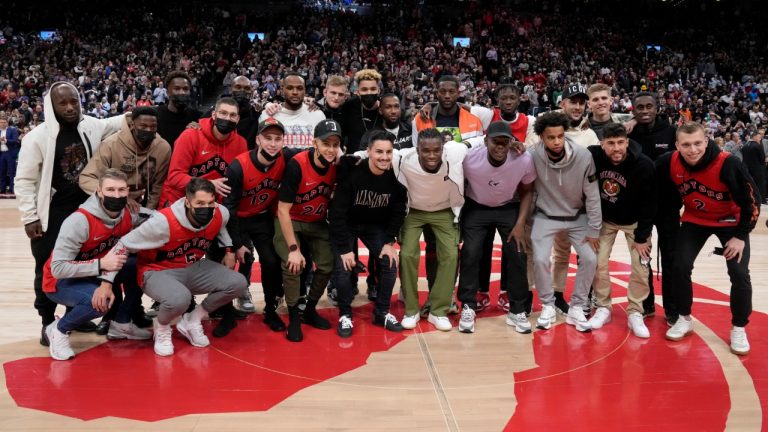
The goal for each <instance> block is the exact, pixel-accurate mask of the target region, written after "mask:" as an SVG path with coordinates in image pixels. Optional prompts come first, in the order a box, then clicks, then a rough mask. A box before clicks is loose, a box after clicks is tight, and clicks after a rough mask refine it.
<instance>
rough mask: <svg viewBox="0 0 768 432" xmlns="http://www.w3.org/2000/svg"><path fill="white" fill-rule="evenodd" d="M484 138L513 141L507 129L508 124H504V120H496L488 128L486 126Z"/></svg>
mask: <svg viewBox="0 0 768 432" xmlns="http://www.w3.org/2000/svg"><path fill="white" fill-rule="evenodd" d="M486 136H487V137H488V138H496V137H505V138H510V139H515V137H514V136H512V132H511V130H510V128H509V123H507V122H505V121H504V120H497V121H495V122H493V123H491V124H490V126H488V131H487V132H486Z"/></svg>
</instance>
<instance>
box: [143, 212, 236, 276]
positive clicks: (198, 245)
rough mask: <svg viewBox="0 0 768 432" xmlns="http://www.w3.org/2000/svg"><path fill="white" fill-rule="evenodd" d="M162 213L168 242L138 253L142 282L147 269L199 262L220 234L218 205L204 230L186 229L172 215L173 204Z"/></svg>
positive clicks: (220, 222)
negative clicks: (167, 233) (166, 223)
mask: <svg viewBox="0 0 768 432" xmlns="http://www.w3.org/2000/svg"><path fill="white" fill-rule="evenodd" d="M159 213H160V214H161V215H163V216H164V217H165V218H166V219H167V220H168V228H169V237H168V243H166V244H165V245H163V246H161V247H159V248H157V249H149V250H144V251H140V252H139V254H138V263H137V266H138V272H137V273H138V274H137V277H138V281H139V285H143V283H144V273H145V272H148V271H160V270H169V269H177V268H184V267H187V266H188V265H190V264H193V263H195V262H197V261H199V260H200V259H201V258H203V255H205V253H206V251H208V249H209V248H210V246H211V243H212V242H213V240H214V239H215V238H216V236H217V235H219V231H221V226H222V223H223V222H224V217H223V216H222V214H221V210H219V207H218V206H216V210H215V211H214V212H213V219H212V220H211V222H210V223H208V225H207V226H206V227H205V229H203V230H201V231H193V230H191V229H188V228H185V227H184V226H183V225H182V224H181V222H179V220H178V219H177V218H176V215H174V214H173V209H172V208H171V207H167V208H164V209H162V210H160V212H159Z"/></svg>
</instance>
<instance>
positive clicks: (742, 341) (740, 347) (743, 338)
mask: <svg viewBox="0 0 768 432" xmlns="http://www.w3.org/2000/svg"><path fill="white" fill-rule="evenodd" d="M731 352H732V353H734V354H736V355H747V354H749V341H748V340H747V331H746V329H745V328H744V327H736V326H734V327H733V328H732V329H731Z"/></svg>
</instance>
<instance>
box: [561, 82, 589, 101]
mask: <svg viewBox="0 0 768 432" xmlns="http://www.w3.org/2000/svg"><path fill="white" fill-rule="evenodd" d="M574 96H584V98H587V90H586V89H585V88H584V86H583V85H581V84H570V85H568V87H566V88H565V90H564V91H563V99H570V98H572V97H574Z"/></svg>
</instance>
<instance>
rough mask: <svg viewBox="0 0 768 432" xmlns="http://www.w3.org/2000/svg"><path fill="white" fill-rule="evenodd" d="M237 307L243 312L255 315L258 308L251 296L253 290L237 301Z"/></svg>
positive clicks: (246, 292) (247, 291)
mask: <svg viewBox="0 0 768 432" xmlns="http://www.w3.org/2000/svg"><path fill="white" fill-rule="evenodd" d="M237 307H238V309H240V310H241V311H243V312H248V313H254V312H256V306H255V305H254V304H253V297H252V296H251V290H246V291H245V294H244V295H243V296H242V297H240V298H238V299H237Z"/></svg>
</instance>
